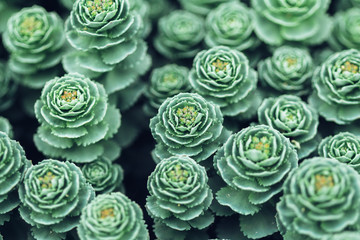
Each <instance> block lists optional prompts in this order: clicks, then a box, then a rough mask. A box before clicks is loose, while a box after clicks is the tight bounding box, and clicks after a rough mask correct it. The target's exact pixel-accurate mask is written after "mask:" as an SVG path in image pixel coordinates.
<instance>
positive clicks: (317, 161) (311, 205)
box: [277, 157, 360, 240]
mask: <svg viewBox="0 0 360 240" xmlns="http://www.w3.org/2000/svg"><path fill="white" fill-rule="evenodd" d="M359 194H360V177H359V174H358V173H357V172H356V171H355V170H354V169H353V168H352V167H350V166H348V165H346V164H343V163H340V162H339V161H337V160H335V159H329V158H324V157H315V158H311V159H307V160H305V161H303V162H302V163H301V164H300V166H299V168H298V169H295V170H293V171H292V172H291V173H290V174H289V176H288V177H287V179H286V181H285V183H284V187H283V196H282V197H281V199H280V202H278V203H277V214H278V215H277V220H278V223H279V226H280V232H281V233H282V235H283V236H284V239H285V240H288V239H291V240H303V239H329V238H330V237H331V236H333V235H335V234H338V233H342V232H344V231H347V230H352V229H359V217H360V211H359V207H360V197H359ZM342 239H346V238H342ZM354 239H356V238H354Z"/></svg>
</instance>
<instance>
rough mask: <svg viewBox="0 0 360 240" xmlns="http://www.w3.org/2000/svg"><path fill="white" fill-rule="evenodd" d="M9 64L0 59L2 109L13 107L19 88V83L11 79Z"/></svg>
mask: <svg viewBox="0 0 360 240" xmlns="http://www.w3.org/2000/svg"><path fill="white" fill-rule="evenodd" d="M10 75H11V73H10V72H9V69H8V66H7V65H6V64H5V63H4V62H1V61H0V111H5V110H7V109H8V108H10V107H11V105H12V104H13V102H14V100H15V98H14V95H15V93H16V90H17V83H15V82H14V81H13V80H12V79H11V76H10Z"/></svg>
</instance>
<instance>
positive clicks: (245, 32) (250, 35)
mask: <svg viewBox="0 0 360 240" xmlns="http://www.w3.org/2000/svg"><path fill="white" fill-rule="evenodd" d="M250 12H251V11H250V9H249V8H248V7H246V5H245V4H243V3H241V2H236V1H230V2H227V3H223V4H220V5H219V6H218V7H217V8H215V9H213V10H211V11H210V12H209V14H208V15H207V17H206V22H205V27H206V35H205V39H204V40H205V43H206V45H207V46H209V47H214V46H219V45H223V46H228V47H231V48H235V49H237V50H239V51H244V50H247V49H254V48H256V47H257V46H258V45H259V44H260V41H259V39H258V38H257V37H256V36H255V33H254V27H253V24H252V15H251V13H250Z"/></svg>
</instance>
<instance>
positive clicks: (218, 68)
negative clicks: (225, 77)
mask: <svg viewBox="0 0 360 240" xmlns="http://www.w3.org/2000/svg"><path fill="white" fill-rule="evenodd" d="M211 66H212V67H213V70H214V71H215V72H217V73H218V72H227V71H228V70H229V68H230V64H229V62H226V61H223V60H221V59H219V58H216V59H215V60H214V61H213V62H212V63H211Z"/></svg>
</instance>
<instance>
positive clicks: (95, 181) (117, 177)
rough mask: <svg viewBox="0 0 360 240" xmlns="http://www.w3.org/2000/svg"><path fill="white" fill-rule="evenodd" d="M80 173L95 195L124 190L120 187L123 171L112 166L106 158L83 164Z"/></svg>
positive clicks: (119, 167) (116, 166) (118, 167)
mask: <svg viewBox="0 0 360 240" xmlns="http://www.w3.org/2000/svg"><path fill="white" fill-rule="evenodd" d="M81 171H82V172H83V174H84V177H85V179H86V181H87V182H88V183H90V184H91V186H92V187H93V188H94V190H95V193H96V194H103V193H110V192H115V191H123V190H124V189H123V188H124V187H123V185H122V181H123V179H124V170H123V169H122V167H121V166H120V165H119V164H116V163H114V164H112V163H111V161H109V160H108V159H106V158H98V159H96V160H95V161H93V162H91V163H85V164H84V165H83V166H82V167H81Z"/></svg>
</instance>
